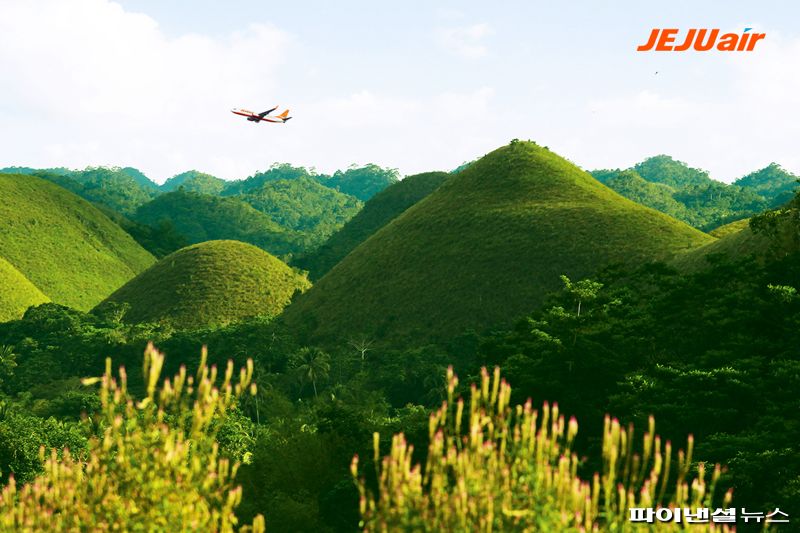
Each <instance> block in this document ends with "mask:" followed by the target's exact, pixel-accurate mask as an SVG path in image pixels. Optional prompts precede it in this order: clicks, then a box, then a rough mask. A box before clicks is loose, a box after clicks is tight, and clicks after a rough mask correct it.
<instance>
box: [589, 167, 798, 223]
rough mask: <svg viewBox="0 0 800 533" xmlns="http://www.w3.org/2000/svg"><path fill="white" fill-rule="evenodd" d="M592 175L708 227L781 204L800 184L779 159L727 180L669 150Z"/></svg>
mask: <svg viewBox="0 0 800 533" xmlns="http://www.w3.org/2000/svg"><path fill="white" fill-rule="evenodd" d="M592 175H593V176H594V177H595V178H597V179H598V180H599V181H601V182H603V183H605V184H606V185H608V186H609V187H611V188H612V189H614V190H615V191H617V192H618V193H620V194H621V195H623V196H625V197H626V198H629V199H631V200H634V201H636V202H638V203H641V204H642V205H646V206H648V207H652V208H654V209H658V210H659V211H661V212H663V213H666V214H668V215H670V216H673V217H675V218H677V219H679V220H683V221H684V222H686V223H688V224H690V225H692V226H694V227H696V228H699V229H702V230H704V231H710V230H713V229H714V228H716V227H718V226H721V225H724V224H726V223H728V222H731V221H734V220H739V219H743V218H747V217H750V216H751V215H754V214H756V213H759V212H761V211H764V210H765V209H768V208H771V207H776V206H778V205H781V204H783V203H785V202H787V201H789V199H791V197H792V194H793V191H794V190H795V189H796V188H797V186H798V184H797V179H798V177H797V176H795V175H794V174H791V173H790V172H787V171H786V170H784V169H783V168H781V167H780V165H777V164H775V163H772V164H770V165H769V166H767V167H765V168H763V169H761V170H758V171H756V172H753V173H751V174H748V175H747V176H744V177H742V178H739V179H738V180H736V181H735V182H734V183H732V184H726V183H723V182H720V181H716V180H713V179H711V177H710V176H709V175H708V172H706V171H704V170H700V169H697V168H691V167H689V165H687V164H686V163H683V162H682V161H677V160H675V159H673V158H672V157H670V156H667V155H658V156H654V157H650V158H648V159H645V160H644V161H642V162H641V163H638V164H636V165H634V166H633V167H632V168H629V169H626V170H620V169H613V170H594V171H592Z"/></svg>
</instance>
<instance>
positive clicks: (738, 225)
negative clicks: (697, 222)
mask: <svg viewBox="0 0 800 533" xmlns="http://www.w3.org/2000/svg"><path fill="white" fill-rule="evenodd" d="M749 225H750V219H749V218H743V219H741V220H736V221H734V222H729V223H728V224H725V225H724V226H720V227H718V228H714V229H713V230H711V231H709V232H708V234H709V235H711V236H712V237H716V238H717V239H721V238H723V237H725V236H727V235H730V234H732V233H736V232H737V231H741V230H743V229H745V228H747V227H748V226H749Z"/></svg>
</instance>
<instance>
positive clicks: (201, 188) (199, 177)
mask: <svg viewBox="0 0 800 533" xmlns="http://www.w3.org/2000/svg"><path fill="white" fill-rule="evenodd" d="M160 188H161V190H162V191H164V192H171V191H177V190H178V189H180V188H182V189H183V190H185V191H192V192H201V193H203V194H214V195H218V194H222V189H224V188H225V180H223V179H221V178H218V177H216V176H212V175H211V174H206V173H205V172H198V171H197V170H189V171H187V172H182V173H180V174H177V175H175V176H172V177H171V178H170V179H168V180H167V181H165V182H164V184H163V185H162V186H161V187H160Z"/></svg>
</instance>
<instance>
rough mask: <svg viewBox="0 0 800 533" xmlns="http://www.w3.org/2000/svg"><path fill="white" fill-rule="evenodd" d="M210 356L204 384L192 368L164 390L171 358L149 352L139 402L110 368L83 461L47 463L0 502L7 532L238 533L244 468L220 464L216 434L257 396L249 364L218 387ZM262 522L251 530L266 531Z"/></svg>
mask: <svg viewBox="0 0 800 533" xmlns="http://www.w3.org/2000/svg"><path fill="white" fill-rule="evenodd" d="M206 357H207V356H206V351H205V350H203V354H202V358H201V361H200V366H199V369H198V371H197V376H196V377H192V376H187V372H186V369H185V368H181V370H180V371H179V373H178V374H177V375H176V376H175V377H174V378H173V379H172V380H170V379H165V380H164V381H163V383H162V384H161V385H160V387H159V386H158V383H159V380H160V376H161V368H162V365H163V363H164V356H163V355H162V354H160V353H159V352H158V351H156V350H155V349H154V348H153V346H152V345H149V346H148V347H147V349H146V351H145V355H144V377H145V381H144V382H145V386H146V394H145V395H144V397H143V399H141V400H139V401H137V400H136V399H134V398H133V397H132V395H131V394H130V393H129V392H128V389H127V378H126V374H125V369H124V368H120V370H119V378H118V379H116V378H114V377H113V375H112V371H111V361H110V359H108V360H106V371H105V374H104V376H103V377H102V378H91V379H88V380H84V382H85V383H86V384H93V383H97V382H99V383H100V384H101V386H100V404H101V408H100V410H99V412H98V413H97V414H96V415H95V418H94V419H93V420H91V421H90V422H91V423H92V424H94V425H95V427H96V428H98V429H97V430H96V435H95V436H93V437H92V438H90V439H89V441H88V443H87V447H86V454H85V460H81V459H80V458H77V457H76V456H74V455H70V453H69V451H64V452H63V454H62V457H60V458H59V456H58V455H57V454H56V452H55V451H53V452H51V453H50V454H49V457H46V458H45V455H47V454H46V453H45V450H44V448H42V449H41V451H40V454H41V455H42V459H43V461H44V474H42V475H41V476H39V477H37V478H36V479H34V480H33V481H32V482H30V483H29V484H27V485H24V486H22V487H17V485H16V482H15V481H14V479H13V477H12V478H11V479H10V481H9V484H8V486H7V487H6V488H5V489H4V490H3V492H2V493H0V530H3V531H54V530H59V531H112V530H114V531H144V530H147V531H221V532H226V531H233V530H234V527H235V526H236V525H237V519H236V517H235V515H234V510H235V508H236V507H237V506H238V504H239V502H240V500H241V488H240V487H236V486H234V483H233V480H234V477H235V475H236V471H237V469H238V466H239V465H238V463H231V462H230V461H229V460H227V459H225V458H222V457H220V455H219V446H218V444H217V441H216V436H217V435H216V429H215V428H217V427H219V426H220V424H219V422H220V421H221V420H223V421H224V419H225V417H226V414H227V412H228V411H229V410H230V409H231V408H232V407H233V406H234V405H235V404H236V402H237V401H238V398H239V397H240V396H241V395H242V394H243V393H244V391H246V390H247V389H248V387H250V389H251V392H254V390H253V389H254V387H255V385H251V378H252V373H253V365H252V361H248V364H247V368H246V369H242V370H241V372H240V375H239V379H238V381H237V382H236V383H234V382H233V381H232V378H233V363H231V362H229V363H228V366H227V369H226V372H225V376H224V378H223V380H222V383H221V385H220V386H219V387H216V385H215V384H216V382H217V377H218V376H217V369H216V367H214V366H212V367H210V368H209V367H208V365H207V364H206ZM263 529H264V521H263V518H262V517H260V516H258V517H256V519H255V520H254V521H253V525H252V527H247V528H242V529H241V530H242V531H251V530H252V531H256V532H258V531H263Z"/></svg>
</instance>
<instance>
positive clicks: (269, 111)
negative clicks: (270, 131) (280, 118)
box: [258, 106, 278, 118]
mask: <svg viewBox="0 0 800 533" xmlns="http://www.w3.org/2000/svg"><path fill="white" fill-rule="evenodd" d="M276 109H278V106H275V107H273V108H272V109H268V110H266V111H262V112H261V113H259V114H258V116H259V117H261V118H264V117H265V116H267V115H269V114H270V113H272V112H273V111H275V110H276Z"/></svg>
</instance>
